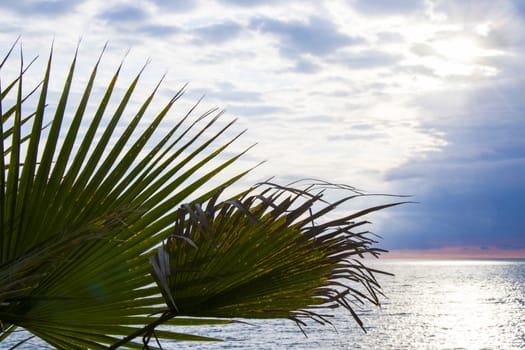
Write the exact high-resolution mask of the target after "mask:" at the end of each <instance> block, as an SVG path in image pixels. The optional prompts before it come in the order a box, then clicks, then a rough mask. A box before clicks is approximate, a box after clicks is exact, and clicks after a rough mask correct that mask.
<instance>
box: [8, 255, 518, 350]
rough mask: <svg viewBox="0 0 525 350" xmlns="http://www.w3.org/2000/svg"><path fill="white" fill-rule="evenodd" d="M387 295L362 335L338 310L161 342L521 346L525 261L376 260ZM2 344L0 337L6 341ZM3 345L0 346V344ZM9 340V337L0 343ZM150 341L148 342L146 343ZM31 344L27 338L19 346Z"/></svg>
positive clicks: (367, 314)
mask: <svg viewBox="0 0 525 350" xmlns="http://www.w3.org/2000/svg"><path fill="white" fill-rule="evenodd" d="M370 263H371V264H373V266H374V267H376V268H379V269H382V270H385V271H389V272H392V273H394V274H395V276H394V277H388V276H384V277H380V281H381V283H382V286H383V290H384V293H385V295H386V296H387V298H383V302H382V306H381V308H371V309H363V310H361V312H360V315H361V317H362V319H363V321H364V323H365V325H366V327H367V333H366V334H365V333H364V332H363V331H362V330H361V329H360V328H359V327H358V326H357V325H356V324H355V322H354V321H353V319H352V318H351V316H350V315H346V314H345V313H343V312H341V313H339V314H338V315H337V317H336V318H335V319H334V320H333V323H334V327H335V328H334V327H331V326H319V325H316V324H310V325H309V326H308V327H307V328H306V329H305V330H306V332H307V335H308V337H307V338H306V337H305V336H304V335H303V334H302V333H301V331H300V330H299V328H298V327H297V326H296V325H295V323H293V322H291V321H287V320H270V321H267V320H266V321H262V322H261V321H253V320H248V321H247V322H249V323H250V324H249V325H248V324H240V323H238V324H232V325H227V326H209V327H204V328H188V327H186V328H180V329H177V330H178V331H181V332H189V333H193V334H200V335H206V336H211V337H218V338H222V339H225V341H224V342H221V343H216V342H213V343H193V342H188V343H186V342H180V343H171V344H170V343H164V344H163V345H164V347H165V348H166V349H504V350H510V349H525V260H394V259H392V260H387V259H385V260H378V261H371V262H370ZM4 344H5V343H4ZM4 344H2V345H0V347H1V346H3V345H4ZM5 345H7V344H5ZM150 345H153V344H152V343H150ZM21 348H22V349H35V348H37V347H36V344H35V343H34V342H33V344H32V345H31V344H25V346H22V347H20V348H17V349H21Z"/></svg>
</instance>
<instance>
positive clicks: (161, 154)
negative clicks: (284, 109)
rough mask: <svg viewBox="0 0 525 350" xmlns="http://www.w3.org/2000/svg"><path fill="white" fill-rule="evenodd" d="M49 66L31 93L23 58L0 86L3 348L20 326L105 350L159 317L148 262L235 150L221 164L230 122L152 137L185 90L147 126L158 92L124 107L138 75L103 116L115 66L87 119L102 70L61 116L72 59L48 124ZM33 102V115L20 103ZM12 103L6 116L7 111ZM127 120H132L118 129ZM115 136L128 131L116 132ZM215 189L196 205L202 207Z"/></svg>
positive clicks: (72, 345)
mask: <svg viewBox="0 0 525 350" xmlns="http://www.w3.org/2000/svg"><path fill="white" fill-rule="evenodd" d="M10 54H11V51H10V52H9V53H8V55H7V56H6V59H4V60H3V61H2V65H1V66H0V69H2V67H3V65H4V63H5V62H7V57H8V56H9V55H10ZM99 61H100V59H99ZM51 62H52V54H50V56H49V59H48V61H47V68H46V71H45V74H44V77H43V79H42V83H41V84H40V85H38V86H37V88H36V89H33V90H31V91H30V93H29V94H26V93H24V91H25V90H26V89H25V86H24V79H23V78H24V75H25V74H27V73H26V70H27V67H26V66H24V63H23V59H21V62H20V70H19V75H18V76H17V77H16V79H15V80H14V81H10V82H9V83H8V84H7V85H6V86H7V88H6V89H5V90H2V89H1V87H2V86H3V85H2V84H1V82H0V97H1V99H0V112H1V115H2V123H1V125H0V134H1V139H2V142H0V147H1V150H0V153H1V154H3V157H0V159H1V160H0V161H1V162H2V163H1V167H2V168H3V169H5V171H4V172H3V173H2V177H1V178H0V182H1V184H0V187H1V189H0V224H1V230H2V231H1V233H0V321H1V323H2V329H3V330H2V331H1V334H0V339H2V338H3V337H6V336H7V335H9V332H11V331H12V330H13V329H14V327H23V328H25V329H26V330H28V331H30V332H31V333H33V334H34V335H37V336H39V337H40V338H42V339H43V340H45V341H46V342H48V343H49V344H51V345H54V346H56V347H57V348H61V349H76V348H79V347H87V348H104V347H107V346H108V345H110V344H112V343H115V342H116V341H118V340H119V339H120V338H122V337H124V336H126V335H129V334H130V333H132V332H133V331H134V330H136V329H140V328H142V327H143V326H144V325H145V324H148V323H151V322H152V320H155V319H156V318H155V317H154V316H148V315H153V314H155V313H160V312H163V311H164V307H162V305H161V304H162V302H163V299H162V298H161V297H160V296H159V290H158V289H157V287H155V286H154V284H153V279H152V277H151V276H150V274H149V263H148V259H149V255H151V254H152V253H151V251H152V249H153V248H154V247H155V246H156V245H158V244H160V243H161V242H162V241H163V240H164V239H166V238H167V237H168V236H169V234H170V233H171V229H170V226H172V224H173V222H174V220H175V217H176V213H175V211H174V209H173V208H176V207H177V206H178V205H180V204H181V203H183V202H186V201H188V200H189V199H190V197H191V196H192V195H193V196H194V193H195V192H196V191H197V190H199V189H200V188H201V187H203V186H205V185H206V184H207V183H208V182H209V181H210V180H212V179H213V178H215V177H216V176H217V175H218V174H220V173H221V171H222V170H223V169H224V168H226V167H227V166H229V165H230V164H231V163H232V162H233V161H235V160H236V159H237V158H238V157H239V156H240V155H241V154H242V153H241V154H239V155H237V156H234V157H232V158H229V159H228V158H226V159H224V158H222V156H221V154H222V153H223V151H224V149H226V147H228V145H230V144H231V143H232V142H233V141H234V139H235V138H233V139H231V140H228V139H227V140H225V141H222V143H218V141H219V137H220V136H222V135H223V134H224V133H225V131H226V130H228V129H229V128H230V127H231V125H232V123H229V124H227V125H226V126H225V127H222V128H217V124H218V123H217V121H218V120H219V116H220V113H219V114H218V113H216V112H215V111H210V112H208V113H206V114H205V115H203V116H199V117H197V118H193V117H192V115H191V113H188V114H186V115H183V116H181V117H180V119H179V120H178V121H177V124H176V125H174V126H172V127H171V129H169V130H168V131H167V132H165V133H163V132H161V131H160V126H161V125H166V124H164V123H163V120H164V118H165V117H166V116H167V115H168V114H169V113H170V108H171V107H172V106H173V104H174V103H175V102H176V101H177V99H178V98H179V97H180V96H181V95H182V94H183V90H181V91H179V92H177V93H176V94H175V96H174V97H173V98H172V99H171V100H170V101H169V102H168V103H167V104H166V105H165V106H164V108H163V109H162V110H161V111H160V112H159V113H158V115H156V116H155V117H154V118H153V121H152V122H151V123H148V124H146V125H144V123H143V122H142V120H143V119H144V116H146V115H147V111H148V107H150V106H151V104H152V101H153V100H154V97H155V94H156V92H157V88H158V86H157V87H156V88H155V89H154V90H153V91H152V93H151V94H150V96H148V97H147V98H146V100H145V101H144V102H143V104H142V105H141V106H139V107H138V109H137V110H136V111H132V110H129V105H130V103H129V102H130V101H131V100H132V98H133V92H134V90H135V88H136V86H137V84H138V81H139V78H140V75H141V74H142V72H139V74H138V75H137V76H136V78H135V79H134V80H133V81H132V83H131V84H130V86H129V87H128V88H127V90H126V92H125V93H124V95H123V96H122V97H121V98H120V100H117V101H116V105H117V107H116V109H115V110H110V105H111V102H112V101H114V99H115V98H114V96H113V95H114V94H113V92H114V90H115V87H116V85H117V82H118V78H119V75H120V70H121V67H119V68H118V69H117V70H116V72H115V74H114V76H113V78H112V80H111V81H110V83H109V84H108V86H107V87H106V91H105V93H104V95H103V96H102V100H101V101H100V102H98V103H97V104H96V105H95V106H96V108H95V111H94V113H88V112H87V111H88V110H91V109H90V108H88V106H89V105H90V103H92V102H91V99H92V88H93V86H94V83H95V79H96V76H97V71H98V65H99V62H97V63H96V64H95V66H94V67H93V69H92V71H91V75H90V77H89V79H88V82H87V83H86V85H85V87H84V91H83V92H82V96H81V98H80V101H79V102H78V105H77V106H76V108H74V112H73V115H72V116H71V118H70V119H68V118H69V115H68V114H67V113H66V111H67V110H68V109H67V108H66V106H67V105H68V104H69V103H70V100H71V97H70V96H71V86H72V83H73V80H74V73H75V69H76V65H77V55H76V54H75V57H74V59H73V61H72V63H71V66H70V68H69V71H68V76H67V78H66V80H65V82H64V87H63V89H62V92H61V94H60V97H59V100H58V103H57V106H56V108H55V110H54V113H53V115H51V116H50V115H49V112H50V111H49V110H48V108H47V104H48V87H49V83H50V80H51V77H52V73H51V66H52V64H51ZM33 93H34V94H36V95H38V97H37V102H36V106H33V105H31V104H29V103H26V101H27V99H28V97H30V95H32V94H33ZM13 100H14V101H15V103H14V105H9V106H8V107H7V108H5V106H4V102H5V103H8V102H9V101H13ZM26 106H29V107H31V108H32V109H31V111H30V112H29V113H28V114H27V115H28V116H29V117H23V115H25V113H26V111H25V108H26ZM190 112H191V111H190ZM127 115H133V116H134V117H133V118H132V119H131V120H130V121H129V122H123V117H124V116H127ZM66 119H68V120H70V122H66ZM192 119H193V121H192ZM206 121H207V124H205V125H201V124H203V123H206ZM47 123H49V127H48V128H47V129H46V128H45V125H46V124H47ZM120 127H124V130H125V131H124V132H123V133H122V134H120V135H117V134H116V131H117V130H118V128H120ZM81 128H83V129H82V130H85V132H84V133H83V135H82V133H81V132H80V131H81ZM214 129H215V130H216V131H213V130H214ZM25 130H30V131H29V133H28V134H24V132H26V131H25ZM204 131H206V132H207V133H204ZM206 135H208V136H206ZM210 135H211V136H210ZM42 144H44V145H45V146H44V147H43V149H42V147H41V145H42ZM217 144H218V145H217ZM75 145H78V147H77V148H75ZM190 150H191V151H190ZM219 157H221V158H219ZM221 159H222V160H221ZM212 162H213V163H212ZM211 164H215V165H213V166H211ZM199 172H200V173H202V175H200V176H198V177H196V176H195V174H197V173H199ZM244 174H245V172H240V173H238V175H235V176H234V177H232V178H226V179H223V180H222V182H219V183H217V182H216V183H215V187H217V186H228V185H229V184H231V183H233V182H234V181H236V180H237V179H238V178H240V177H241V176H243V175H244ZM213 188H214V187H208V192H207V193H208V194H207V195H205V196H204V197H203V198H210V196H211V194H212V193H213ZM159 304H160V306H159ZM171 322H172V323H171V324H177V322H180V323H181V324H186V323H187V321H186V320H184V319H181V320H173V321H171ZM207 322H208V323H217V322H219V321H215V320H207ZM220 322H221V323H223V322H228V321H220ZM159 334H160V335H162V336H163V337H165V338H168V339H193V340H196V339H199V340H202V339H207V338H203V337H200V338H199V337H194V336H188V335H181V334H178V333H175V332H167V331H164V332H161V333H159ZM129 346H131V347H140V345H139V344H131V343H130V345H129Z"/></svg>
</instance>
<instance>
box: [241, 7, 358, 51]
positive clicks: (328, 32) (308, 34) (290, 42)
mask: <svg viewBox="0 0 525 350" xmlns="http://www.w3.org/2000/svg"><path fill="white" fill-rule="evenodd" d="M251 27H252V28H253V29H255V30H259V31H261V32H263V33H269V34H274V35H276V36H277V37H278V38H279V39H280V41H279V44H278V45H279V50H280V52H281V54H283V55H284V56H287V57H290V58H298V56H300V55H303V54H310V55H313V56H325V55H328V54H331V53H334V52H336V51H337V50H338V49H340V48H343V47H346V46H350V45H355V44H358V43H363V42H364V40H363V39H361V38H356V37H352V36H349V35H346V34H344V33H341V32H339V31H338V30H337V27H336V26H335V25H334V23H332V22H330V21H328V20H327V19H325V18H321V17H312V18H309V20H308V22H297V21H293V22H286V21H280V20H276V19H273V18H256V19H254V20H253V21H252V23H251Z"/></svg>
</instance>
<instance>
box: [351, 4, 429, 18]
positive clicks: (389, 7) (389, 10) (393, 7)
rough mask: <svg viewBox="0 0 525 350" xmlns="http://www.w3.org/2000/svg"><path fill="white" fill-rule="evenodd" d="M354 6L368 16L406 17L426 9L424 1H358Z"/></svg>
mask: <svg viewBox="0 0 525 350" xmlns="http://www.w3.org/2000/svg"><path fill="white" fill-rule="evenodd" d="M352 6H353V8H354V9H355V10H357V11H358V12H361V13H363V14H366V15H378V16H384V15H406V14H407V13H410V12H415V11H421V10H423V9H424V8H425V1H424V0H374V1H370V0H356V1H354V2H353V3H352Z"/></svg>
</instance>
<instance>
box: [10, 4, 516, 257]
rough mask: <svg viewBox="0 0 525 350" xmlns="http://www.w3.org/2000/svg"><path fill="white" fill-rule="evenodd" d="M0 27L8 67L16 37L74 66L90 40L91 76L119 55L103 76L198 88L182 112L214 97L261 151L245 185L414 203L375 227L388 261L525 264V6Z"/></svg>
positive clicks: (155, 17)
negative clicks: (310, 186)
mask: <svg viewBox="0 0 525 350" xmlns="http://www.w3.org/2000/svg"><path fill="white" fill-rule="evenodd" d="M0 18H2V25H1V26H0V56H3V55H4V54H5V53H6V52H7V50H8V49H9V47H10V46H11V44H12V43H13V42H14V40H16V38H17V37H18V36H20V37H21V42H22V45H23V50H24V56H25V57H31V56H35V55H40V57H41V58H40V59H41V60H42V61H41V62H40V63H41V64H43V62H45V57H46V56H47V55H48V53H49V49H50V46H51V42H52V41H53V40H54V57H55V62H56V65H58V66H60V65H61V64H62V65H65V64H69V62H70V60H71V58H72V55H73V53H74V51H75V48H76V47H77V44H78V42H79V39H80V38H81V44H80V49H79V50H80V57H81V62H80V66H81V67H83V68H79V69H80V70H81V71H82V69H84V70H85V72H86V73H85V74H88V73H87V72H89V69H90V68H91V66H92V64H94V62H95V61H96V60H97V58H98V56H99V54H100V52H101V50H102V48H103V47H104V44H105V43H106V42H108V43H109V44H108V49H107V50H106V53H105V54H104V59H103V62H104V65H105V66H104V69H106V71H107V72H108V73H107V74H110V72H112V69H113V70H114V69H115V68H116V66H117V65H118V64H119V63H120V62H121V60H122V58H123V57H124V56H126V60H125V71H126V72H130V76H131V74H135V73H136V72H137V71H138V70H139V69H140V67H141V66H142V65H143V64H144V63H145V62H146V60H148V59H150V60H151V62H150V64H149V65H148V67H147V70H146V72H147V74H145V75H146V76H145V77H144V78H143V81H144V82H143V83H142V85H145V86H147V87H148V86H149V87H150V88H151V87H154V86H155V84H156V83H157V81H158V80H159V79H160V78H161V77H162V75H163V74H164V73H166V72H167V75H166V78H165V79H164V81H163V84H162V88H161V90H162V93H163V94H165V95H166V96H168V95H170V94H173V93H174V92H175V91H177V90H178V89H180V88H181V87H182V86H183V85H184V84H185V83H187V82H188V83H189V86H188V88H187V93H186V95H185V102H181V103H182V105H183V106H186V105H185V104H187V106H190V105H191V104H192V103H194V102H195V101H196V100H197V99H198V98H200V97H201V96H203V95H204V96H205V99H204V102H203V103H202V105H203V106H204V107H203V108H211V107H219V108H224V109H225V110H226V115H227V116H229V117H232V118H238V121H237V128H238V130H242V129H244V128H247V129H248V132H247V133H246V134H245V135H244V136H243V140H244V141H243V142H245V143H246V144H252V143H257V146H256V147H255V148H253V149H252V150H250V152H249V155H248V156H247V157H245V158H244V160H243V161H242V162H245V163H247V164H248V163H250V162H251V164H253V163H254V162H258V161H261V160H266V163H265V164H264V165H262V166H260V167H259V168H257V169H256V171H255V172H254V174H252V175H250V177H248V179H247V181H253V182H256V181H260V180H264V179H266V178H268V177H270V176H274V175H275V176H276V181H279V182H280V183H287V182H290V181H293V180H297V179H301V178H316V179H323V180H326V181H330V182H335V183H344V184H348V185H352V186H355V187H357V188H359V189H362V190H366V191H367V192H369V193H389V194H402V195H411V196H412V197H411V198H410V200H413V201H416V202H417V204H408V205H404V206H401V207H398V208H395V209H390V210H387V211H385V212H381V213H377V214H376V215H374V216H372V217H371V219H370V220H371V221H372V222H373V225H372V227H371V228H370V229H371V230H372V231H374V232H375V233H377V234H379V235H381V236H382V237H383V238H382V240H381V241H380V244H379V246H380V247H382V248H386V249H389V250H391V251H392V253H391V256H396V254H397V256H417V255H418V254H419V255H420V256H454V257H458V256H476V257H478V256H480V257H483V256H486V257H496V256H500V257H505V256H514V257H525V221H524V220H522V217H523V214H525V209H524V208H525V138H524V137H523V135H524V134H525V113H524V112H525V99H524V98H523V91H525V74H524V73H525V63H523V62H525V57H524V55H525V2H523V1H521V0H514V1H511V0H455V1H452V0H374V1H370V0H346V1H339V0H330V1H328V0H324V1H321V0H316V1H313V0H312V1H308V0H306V1H304V0H302V1H276V0H252V1H249V0H215V1H213V0H210V1H198V0H185V1H169V0H142V1H117V0H104V1H101V0H17V1H10V0H0ZM128 51H129V53H128ZM62 71H63V70H62ZM59 72H60V70H59ZM64 74H65V73H64ZM57 75H58V76H59V77H60V78H63V77H62V76H60V74H59V73H57ZM108 77H109V75H108ZM100 84H101V86H103V85H104V81H102V82H101V83H100ZM242 164H244V163H242ZM382 200H384V201H391V200H392V199H391V198H383V199H382ZM343 209H344V208H343Z"/></svg>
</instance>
